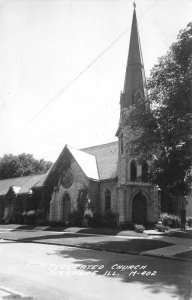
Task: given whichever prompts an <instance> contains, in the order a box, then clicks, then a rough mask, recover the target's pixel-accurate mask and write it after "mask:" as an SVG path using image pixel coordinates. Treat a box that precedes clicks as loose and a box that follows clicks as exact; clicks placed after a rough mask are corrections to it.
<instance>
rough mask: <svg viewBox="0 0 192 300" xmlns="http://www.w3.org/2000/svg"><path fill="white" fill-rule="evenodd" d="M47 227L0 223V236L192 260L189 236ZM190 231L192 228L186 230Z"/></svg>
mask: <svg viewBox="0 0 192 300" xmlns="http://www.w3.org/2000/svg"><path fill="white" fill-rule="evenodd" d="M23 228H24V227H23ZM25 228H26V226H25ZM46 229H47V228H46V227H44V228H42V227H41V229H40V227H38V228H33V229H32V228H31V230H29V229H28V230H22V229H19V230H17V228H16V227H14V226H11V228H7V227H5V226H3V228H2V226H0V238H2V239H4V240H12V241H16V242H30V243H43V244H55V245H63V246H64V245H65V246H72V247H79V248H85V249H95V250H100V251H110V252H117V253H128V254H137V255H147V256H155V257H162V258H171V259H178V260H184V261H192V242H191V240H190V239H189V238H178V237H174V236H167V235H165V234H164V235H162V234H158V233H157V232H154V231H153V232H152V231H150V232H148V231H147V230H146V231H145V234H138V233H135V232H133V231H122V232H119V233H118V235H115V236H114V235H109V234H107V235H101V234H91V233H85V232H84V231H86V232H87V231H88V232H89V229H87V228H85V229H83V228H77V227H76V228H68V229H64V230H63V231H61V232H58V231H55V232H54V231H46ZM67 230H68V231H67ZM90 231H91V230H90ZM178 232H179V230H178ZM190 232H191V229H190V230H189V234H190ZM147 233H148V234H147ZM125 234H127V235H125ZM186 234H188V233H186ZM186 236H187V235H186Z"/></svg>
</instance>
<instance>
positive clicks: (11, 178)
mask: <svg viewBox="0 0 192 300" xmlns="http://www.w3.org/2000/svg"><path fill="white" fill-rule="evenodd" d="M46 173H47V172H45V173H39V174H30V175H24V176H17V177H9V178H2V179H0V181H2V180H9V179H10V180H13V179H17V178H26V177H32V176H38V175H44V174H46Z"/></svg>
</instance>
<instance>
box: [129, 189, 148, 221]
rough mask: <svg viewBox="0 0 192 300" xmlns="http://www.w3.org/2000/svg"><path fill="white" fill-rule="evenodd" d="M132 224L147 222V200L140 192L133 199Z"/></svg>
mask: <svg viewBox="0 0 192 300" xmlns="http://www.w3.org/2000/svg"><path fill="white" fill-rule="evenodd" d="M132 222H133V223H136V224H145V223H146V222H147V199H146V197H145V196H144V195H143V193H142V192H139V193H137V194H136V195H135V196H134V198H133V201H132Z"/></svg>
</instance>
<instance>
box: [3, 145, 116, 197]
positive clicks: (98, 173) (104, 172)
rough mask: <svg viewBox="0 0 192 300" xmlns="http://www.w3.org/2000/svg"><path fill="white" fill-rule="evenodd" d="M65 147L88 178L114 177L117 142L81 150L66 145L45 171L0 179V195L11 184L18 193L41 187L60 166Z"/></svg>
mask: <svg viewBox="0 0 192 300" xmlns="http://www.w3.org/2000/svg"><path fill="white" fill-rule="evenodd" d="M65 149H67V150H68V151H69V152H70V153H71V155H72V156H73V157H74V159H75V160H76V161H77V163H78V164H79V166H80V167H81V169H82V171H83V172H84V173H85V175H86V176H87V177H88V178H90V179H94V180H107V179H114V178H116V176H117V160H118V142H113V143H108V144H103V145H98V146H93V147H89V148H84V149H81V150H78V149H75V148H72V147H69V146H67V145H66V146H65V147H64V150H63V151H62V152H61V154H60V156H59V158H58V159H57V161H56V162H55V164H54V165H53V166H52V167H51V168H50V169H49V170H48V171H47V172H46V173H44V174H39V175H30V176H23V177H16V178H9V179H2V180H0V195H6V194H7V192H8V190H9V188H10V187H11V186H15V187H19V188H20V189H19V194H25V193H29V192H30V190H31V189H32V188H38V187H42V186H43V185H44V183H45V181H46V179H47V178H48V177H49V175H50V174H52V173H54V172H55V168H58V166H60V164H61V160H63V158H64V155H65V152H64V151H65Z"/></svg>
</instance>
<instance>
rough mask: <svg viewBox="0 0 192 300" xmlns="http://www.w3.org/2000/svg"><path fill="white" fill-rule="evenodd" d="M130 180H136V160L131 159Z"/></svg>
mask: <svg viewBox="0 0 192 300" xmlns="http://www.w3.org/2000/svg"><path fill="white" fill-rule="evenodd" d="M130 169H131V170H130V171H131V176H130V178H131V181H136V180H137V164H136V161H135V160H134V159H133V160H132V161H131V168H130Z"/></svg>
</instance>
